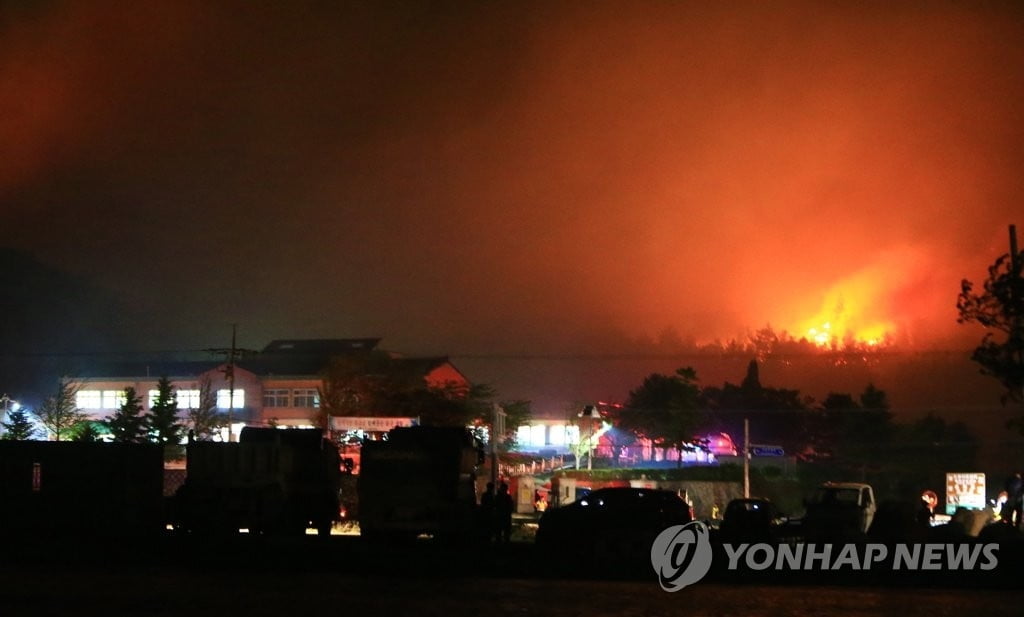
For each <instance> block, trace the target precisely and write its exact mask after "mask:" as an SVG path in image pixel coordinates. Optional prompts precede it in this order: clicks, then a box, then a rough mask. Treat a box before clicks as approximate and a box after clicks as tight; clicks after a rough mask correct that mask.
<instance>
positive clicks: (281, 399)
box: [263, 390, 291, 407]
mask: <svg viewBox="0 0 1024 617" xmlns="http://www.w3.org/2000/svg"><path fill="white" fill-rule="evenodd" d="M263 406H264V407H290V406H291V405H290V403H289V402H288V390H264V391H263Z"/></svg>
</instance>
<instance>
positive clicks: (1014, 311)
mask: <svg viewBox="0 0 1024 617" xmlns="http://www.w3.org/2000/svg"><path fill="white" fill-rule="evenodd" d="M1022 262H1024V259H1022V258H1021V257H1020V256H1011V255H1010V254H1009V253H1007V254H1005V255H1002V256H1000V257H999V258H998V259H996V261H995V263H994V264H993V265H992V266H990V267H989V269H988V278H987V279H986V280H985V284H984V291H983V292H981V293H975V291H974V284H973V283H971V282H970V281H968V280H967V279H964V280H963V281H962V282H961V283H960V296H959V297H958V298H957V302H956V308H957V310H958V311H959V313H960V316H959V318H958V319H957V321H958V322H959V323H966V322H975V323H978V324H981V325H982V326H983V327H984V328H985V329H986V330H988V332H986V334H985V337H984V338H983V339H982V341H981V345H979V346H978V347H977V348H976V349H975V350H974V354H973V355H972V356H971V357H972V359H973V360H974V361H975V362H977V363H978V364H980V365H981V372H982V373H983V374H985V375H989V376H991V377H994V378H996V379H997V380H999V383H1001V384H1002V385H1003V387H1004V388H1005V389H1006V392H1005V393H1004V394H1003V404H1006V403H1007V402H1009V401H1014V402H1017V403H1021V402H1024V277H1022V276H1021V270H1022ZM996 333H999V334H1000V336H999V338H998V340H997V337H996V336H995V334H996ZM1017 427H1018V429H1020V430H1021V431H1022V432H1024V422H1021V420H1020V419H1018V421H1017Z"/></svg>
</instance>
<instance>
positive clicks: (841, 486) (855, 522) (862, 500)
mask: <svg viewBox="0 0 1024 617" xmlns="http://www.w3.org/2000/svg"><path fill="white" fill-rule="evenodd" d="M804 505H806V506H807V513H806V515H804V519H803V534H804V537H805V538H808V539H811V540H815V539H842V538H847V539H848V538H851V537H859V536H863V535H864V534H866V533H867V531H868V529H870V528H871V522H872V520H874V517H875V510H876V508H877V505H876V502H875V493H874V491H873V490H872V488H871V486H870V485H868V484H859V483H855V482H826V483H825V484H822V485H821V486H819V487H818V488H817V489H816V490H815V491H814V494H813V495H812V496H811V497H810V498H809V499H807V500H805V502H804Z"/></svg>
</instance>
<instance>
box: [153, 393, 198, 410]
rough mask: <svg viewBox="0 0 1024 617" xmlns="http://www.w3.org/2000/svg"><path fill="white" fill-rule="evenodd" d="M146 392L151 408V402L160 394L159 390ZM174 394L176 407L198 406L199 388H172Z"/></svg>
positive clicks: (193, 407) (191, 407)
mask: <svg viewBox="0 0 1024 617" xmlns="http://www.w3.org/2000/svg"><path fill="white" fill-rule="evenodd" d="M147 394H148V395H149V408H150V409H153V403H155V402H156V399H157V398H158V397H159V396H160V391H159V390H150V391H149V392H148V393H147ZM174 396H175V397H176V398H175V400H176V401H177V405H178V409H198V408H199V390H174Z"/></svg>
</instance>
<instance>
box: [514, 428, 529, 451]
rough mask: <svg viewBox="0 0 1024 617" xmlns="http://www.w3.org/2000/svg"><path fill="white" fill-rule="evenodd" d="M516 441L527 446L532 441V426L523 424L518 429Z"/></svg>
mask: <svg viewBox="0 0 1024 617" xmlns="http://www.w3.org/2000/svg"><path fill="white" fill-rule="evenodd" d="M516 443H518V444H519V445H520V446H526V445H529V443H530V427H529V426H526V425H523V426H520V427H519V428H518V429H516Z"/></svg>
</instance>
